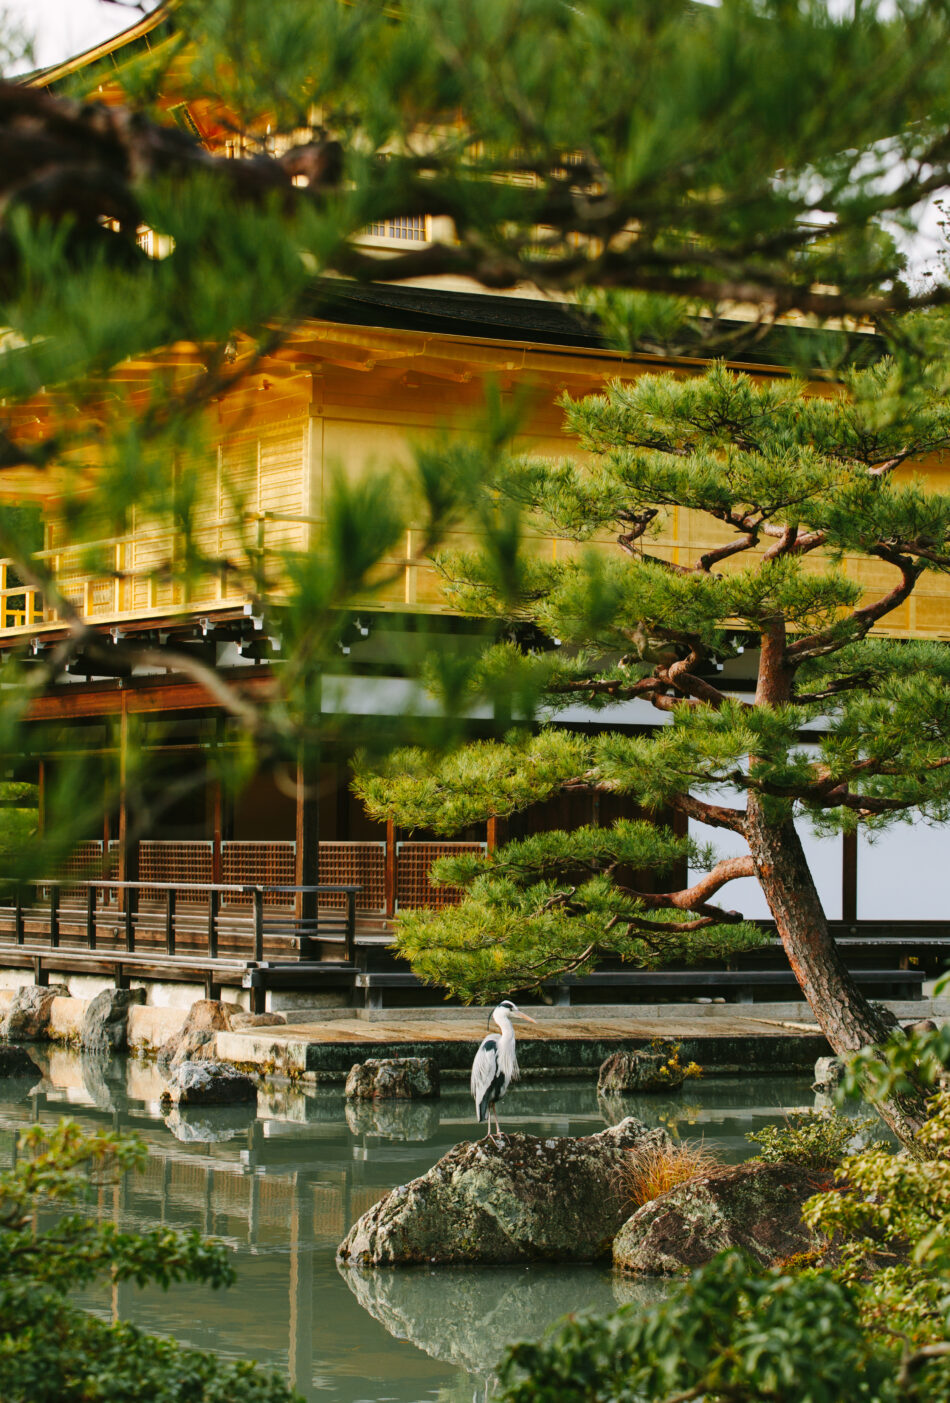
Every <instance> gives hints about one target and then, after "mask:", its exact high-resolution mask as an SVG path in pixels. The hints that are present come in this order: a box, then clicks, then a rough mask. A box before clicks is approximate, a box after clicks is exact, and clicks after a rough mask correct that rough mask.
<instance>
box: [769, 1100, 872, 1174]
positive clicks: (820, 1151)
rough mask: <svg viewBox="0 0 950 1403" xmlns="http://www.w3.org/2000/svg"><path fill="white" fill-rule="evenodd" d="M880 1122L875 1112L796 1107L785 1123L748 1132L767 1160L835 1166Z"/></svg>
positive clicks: (773, 1162) (809, 1166) (813, 1165)
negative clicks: (849, 1113)
mask: <svg viewBox="0 0 950 1403" xmlns="http://www.w3.org/2000/svg"><path fill="white" fill-rule="evenodd" d="M876 1125H877V1121H876V1120H875V1119H874V1118H873V1117H871V1116H865V1117H863V1118H861V1119H860V1120H854V1119H850V1118H849V1117H847V1116H841V1115H838V1114H837V1113H836V1112H833V1111H828V1112H825V1111H792V1112H791V1114H790V1115H788V1116H786V1118H785V1124H784V1125H766V1126H764V1127H763V1129H762V1130H752V1131H750V1132H749V1134H748V1135H747V1136H746V1139H747V1140H751V1141H752V1142H753V1143H754V1144H757V1145H760V1146H761V1149H760V1150H759V1153H758V1154H757V1155H756V1156H755V1158H756V1159H757V1160H759V1161H760V1162H762V1163H763V1164H797V1165H800V1166H801V1168H802V1169H835V1168H837V1166H838V1165H839V1164H840V1163H841V1161H842V1160H843V1159H844V1158H845V1156H846V1155H847V1153H848V1151H849V1150H850V1149H852V1148H853V1147H854V1146H853V1142H854V1140H855V1138H856V1137H857V1136H858V1135H863V1134H866V1133H867V1132H868V1131H870V1130H872V1129H873V1128H874V1126H876Z"/></svg>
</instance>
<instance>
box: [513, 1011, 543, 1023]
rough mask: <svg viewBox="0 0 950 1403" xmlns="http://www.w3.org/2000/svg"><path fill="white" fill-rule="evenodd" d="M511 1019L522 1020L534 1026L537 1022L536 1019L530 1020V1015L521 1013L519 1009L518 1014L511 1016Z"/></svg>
mask: <svg viewBox="0 0 950 1403" xmlns="http://www.w3.org/2000/svg"><path fill="white" fill-rule="evenodd" d="M513 1017H515V1018H523V1019H524V1021H525V1022H526V1023H535V1024H536V1023H537V1021H538V1020H537V1019H536V1018H532V1017H531V1014H530V1013H522V1012H521V1009H520V1008H519V1010H518V1012H517V1013H516V1014H514V1015H513Z"/></svg>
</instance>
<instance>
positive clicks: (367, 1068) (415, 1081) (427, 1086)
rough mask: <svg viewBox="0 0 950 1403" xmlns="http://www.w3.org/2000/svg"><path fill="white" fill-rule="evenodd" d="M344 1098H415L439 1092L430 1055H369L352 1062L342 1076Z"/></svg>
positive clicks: (436, 1073) (435, 1064)
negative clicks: (345, 1073)
mask: <svg viewBox="0 0 950 1403" xmlns="http://www.w3.org/2000/svg"><path fill="white" fill-rule="evenodd" d="M345 1094H346V1098H347V1100H348V1101H369V1100H373V1101H375V1100H380V1101H383V1100H387V1101H416V1100H420V1101H421V1100H424V1099H426V1098H427V1097H430V1096H438V1094H439V1064H438V1063H437V1062H436V1060H435V1058H434V1057H370V1058H367V1060H366V1061H365V1062H356V1063H354V1064H353V1066H352V1067H351V1068H350V1073H349V1076H348V1077H347V1079H346V1091H345Z"/></svg>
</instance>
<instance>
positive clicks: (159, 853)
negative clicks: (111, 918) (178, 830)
mask: <svg viewBox="0 0 950 1403" xmlns="http://www.w3.org/2000/svg"><path fill="white" fill-rule="evenodd" d="M139 881H141V882H183V883H184V882H198V883H201V884H202V885H205V886H206V885H207V884H208V883H209V882H210V881H211V844H210V843H209V842H201V841H198V842H194V841H193V842H183V843H176V842H172V841H166V840H159V839H146V840H145V841H144V842H142V843H140V844H139Z"/></svg>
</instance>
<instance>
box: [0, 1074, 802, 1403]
mask: <svg viewBox="0 0 950 1403" xmlns="http://www.w3.org/2000/svg"><path fill="white" fill-rule="evenodd" d="M36 1056H37V1059H38V1060H39V1061H40V1062H41V1063H42V1070H43V1071H44V1077H43V1080H42V1081H41V1082H40V1083H39V1084H38V1085H36V1086H35V1087H33V1088H29V1086H28V1084H27V1085H26V1086H24V1085H22V1084H18V1086H17V1089H16V1092H14V1090H13V1088H12V1087H11V1088H10V1089H9V1090H8V1091H6V1092H4V1091H3V1089H2V1086H0V1162H2V1163H6V1164H9V1163H10V1161H11V1157H12V1155H13V1152H14V1151H13V1146H14V1140H15V1135H16V1132H17V1130H18V1129H21V1128H22V1127H23V1126H25V1125H27V1124H28V1123H29V1122H30V1121H31V1120H39V1121H41V1122H43V1123H52V1122H54V1121H56V1120H57V1119H59V1117H61V1116H62V1115H70V1116H73V1117H74V1118H75V1119H76V1120H78V1121H79V1122H80V1124H81V1125H82V1126H84V1127H85V1128H87V1129H89V1130H92V1129H95V1128H105V1127H111V1128H113V1129H115V1130H121V1131H128V1132H134V1133H135V1134H137V1135H139V1136H140V1137H141V1138H142V1139H143V1140H144V1141H145V1142H146V1144H147V1146H148V1150H149V1162H148V1166H147V1169H146V1170H145V1171H144V1172H143V1173H141V1174H137V1175H135V1176H134V1177H132V1178H131V1179H129V1180H128V1181H126V1182H125V1183H124V1184H122V1185H120V1186H117V1187H115V1188H110V1189H108V1190H106V1191H103V1192H102V1193H101V1194H100V1198H99V1201H98V1203H97V1205H96V1210H97V1211H98V1212H99V1213H100V1214H101V1215H102V1216H103V1217H112V1218H115V1219H116V1220H117V1221H118V1222H119V1223H120V1224H121V1225H122V1226H128V1227H132V1226H134V1227H139V1228H148V1227H153V1226H155V1225H157V1224H161V1223H166V1224H168V1225H170V1226H172V1227H176V1228H191V1227H195V1228H199V1229H200V1230H201V1231H202V1232H205V1233H207V1234H210V1235H213V1236H215V1237H219V1238H222V1239H223V1240H224V1241H225V1242H227V1243H228V1245H229V1246H230V1247H231V1248H232V1250H233V1252H234V1257H235V1265H236V1268H237V1272H238V1282H237V1285H236V1286H234V1287H232V1288H231V1289H230V1290H228V1291H224V1292H211V1291H208V1290H207V1289H206V1288H198V1287H180V1286H177V1287H173V1288H172V1289H171V1290H170V1291H169V1292H167V1293H165V1292H162V1291H159V1290H153V1289H148V1290H144V1291H142V1290H139V1289H138V1288H136V1287H134V1286H132V1285H124V1284H123V1285H122V1286H121V1287H119V1288H117V1289H116V1291H115V1292H114V1293H113V1294H112V1296H109V1295H108V1294H105V1293H103V1294H102V1295H100V1296H96V1297H90V1298H89V1299H88V1300H86V1301H85V1304H87V1305H88V1306H89V1307H90V1308H91V1309H94V1310H96V1311H99V1312H102V1313H103V1314H107V1315H112V1314H116V1315H118V1316H120V1317H121V1318H122V1319H126V1320H130V1321H134V1322H135V1323H136V1324H137V1325H140V1326H143V1327H145V1328H147V1329H149V1330H153V1331H157V1332H160V1333H163V1334H168V1335H173V1336H174V1337H175V1338H176V1339H178V1340H180V1341H182V1342H183V1343H185V1344H188V1345H194V1346H198V1347H200V1348H203V1349H213V1350H217V1351H218V1352H219V1353H220V1354H222V1355H225V1356H228V1357H232V1358H234V1357H242V1358H249V1359H256V1360H259V1361H260V1362H262V1363H266V1364H269V1365H271V1366H273V1367H275V1368H277V1369H280V1370H281V1371H284V1372H286V1374H287V1375H288V1376H289V1378H290V1379H291V1381H292V1382H293V1384H294V1385H295V1387H296V1388H297V1389H298V1390H299V1392H300V1393H302V1394H303V1396H304V1397H305V1398H306V1399H308V1400H317V1399H319V1400H326V1401H327V1403H421V1401H422V1400H427V1401H428V1400H442V1403H456V1400H458V1403H461V1401H462V1400H465V1403H469V1400H483V1399H487V1398H488V1397H489V1396H490V1392H491V1385H492V1371H493V1366H494V1364H495V1362H496V1361H497V1359H498V1357H499V1355H500V1353H501V1352H502V1350H503V1348H504V1346H505V1345H506V1344H507V1343H508V1342H510V1341H511V1340H513V1339H516V1338H518V1337H526V1336H533V1335H537V1334H540V1333H541V1332H542V1331H543V1330H544V1329H545V1327H546V1326H547V1325H548V1324H549V1323H550V1322H551V1321H553V1320H555V1319H556V1318H557V1317H558V1316H560V1315H562V1314H564V1313H565V1312H567V1311H575V1310H582V1309H588V1308H591V1309H595V1310H609V1309H611V1308H613V1307H614V1306H615V1305H616V1304H618V1303H620V1302H626V1301H641V1300H642V1301H647V1300H650V1299H653V1298H654V1297H655V1296H656V1294H657V1293H658V1292H659V1291H662V1290H663V1289H664V1288H663V1286H662V1284H661V1283H654V1282H642V1283H641V1282H634V1281H631V1280H628V1279H625V1278H621V1277H614V1276H613V1275H612V1273H611V1271H610V1270H609V1269H608V1268H604V1267H530V1268H523V1267H519V1268H471V1267H469V1268H444V1267H442V1268H439V1269H434V1268H433V1269H426V1268H414V1269H409V1270H403V1271H374V1272H366V1271H362V1272H359V1271H353V1270H341V1269H338V1267H337V1264H336V1261H335V1253H336V1248H337V1245H338V1243H339V1242H340V1240H341V1239H342V1237H343V1236H344V1234H345V1232H346V1230H347V1228H348V1227H349V1225H350V1223H351V1222H353V1221H354V1220H355V1219H356V1218H357V1217H359V1215H360V1214H361V1213H363V1212H365V1211H366V1209H367V1208H369V1207H370V1206H371V1204H372V1203H373V1202H375V1200H376V1199H378V1198H379V1197H381V1196H382V1194H383V1193H384V1192H385V1191H386V1190H387V1189H390V1188H392V1187H393V1186H394V1185H397V1184H402V1183H405V1182H406V1181H407V1180H409V1179H411V1178H414V1177H415V1176H416V1175H417V1174H421V1173H423V1172H424V1171H425V1170H426V1169H428V1168H429V1167H430V1166H431V1165H432V1164H433V1163H434V1162H435V1161H436V1160H437V1159H438V1158H439V1157H440V1156H441V1155H442V1154H444V1153H445V1151H446V1150H448V1149H449V1148H450V1147H451V1146H452V1145H454V1144H456V1143H457V1142H458V1141H460V1140H466V1139H470V1138H472V1136H473V1134H475V1133H479V1132H478V1128H477V1127H476V1126H475V1125H474V1123H473V1120H472V1106H471V1101H470V1099H469V1097H468V1095H467V1092H466V1090H465V1089H464V1088H462V1087H461V1086H458V1085H453V1084H451V1083H450V1084H449V1085H448V1086H447V1087H445V1088H444V1090H443V1095H442V1097H441V1099H440V1100H438V1101H433V1102H414V1103H402V1104H400V1103H389V1104H385V1103H384V1104H383V1105H380V1106H377V1107H374V1106H372V1105H359V1106H354V1105H347V1103H346V1102H345V1101H344V1099H343V1093H342V1087H337V1088H334V1089H321V1090H316V1089H313V1090H307V1091H302V1090H297V1089H291V1088H274V1089H270V1088H269V1089H267V1090H266V1091H262V1092H261V1093H260V1095H259V1100H258V1106H257V1109H256V1113H255V1110H254V1108H253V1107H248V1108H241V1109H221V1110H215V1111H211V1110H207V1111H203V1112H190V1113H185V1112H177V1111H173V1112H170V1113H169V1114H167V1115H163V1114H162V1111H161V1108H160V1105H159V1103H158V1096H159V1094H160V1089H161V1082H160V1080H159V1079H158V1077H157V1074H156V1073H155V1072H154V1069H151V1068H149V1067H148V1066H144V1065H143V1064H141V1063H135V1062H133V1061H129V1060H127V1059H122V1058H115V1059H112V1060H111V1061H108V1062H102V1061H95V1060H92V1059H86V1058H82V1057H80V1056H79V1054H70V1053H62V1052H52V1053H45V1054H44V1053H37V1054H36ZM809 1080H810V1078H808V1077H804V1076H803V1077H776V1078H767V1077H761V1076H757V1077H754V1078H753V1077H749V1078H740V1077H708V1078H704V1079H702V1080H701V1081H697V1082H693V1083H688V1084H687V1087H686V1089H685V1090H684V1091H683V1093H681V1094H680V1095H678V1096H674V1097H662V1098H657V1097H626V1098H614V1099H612V1100H611V1101H610V1102H609V1103H606V1102H604V1101H599V1100H598V1097H597V1092H596V1088H595V1086H594V1084H593V1081H590V1082H586V1081H565V1082H562V1083H542V1082H535V1083H524V1084H522V1085H520V1086H518V1087H515V1088H513V1089H512V1091H511V1092H510V1093H509V1095H508V1097H507V1099H506V1100H505V1101H504V1102H503V1104H502V1107H501V1112H502V1114H501V1122H502V1129H503V1130H504V1129H506V1128H507V1129H510V1130H515V1129H517V1130H523V1131H527V1132H529V1133H530V1134H533V1135H540V1136H552V1135H589V1134H592V1133H594V1132H595V1131H598V1130H601V1129H603V1128H604V1126H605V1125H607V1124H612V1123H613V1122H614V1121H616V1120H617V1119H620V1118H621V1117H622V1116H623V1115H635V1116H638V1117H639V1118H640V1119H641V1120H643V1121H645V1122H646V1123H647V1124H649V1125H655V1124H664V1125H665V1126H666V1127H667V1128H668V1129H669V1130H670V1131H671V1133H673V1134H674V1135H679V1136H681V1137H684V1138H700V1137H702V1138H703V1139H704V1141H705V1143H706V1145H707V1146H708V1147H710V1148H714V1149H715V1150H716V1151H718V1152H719V1153H720V1154H721V1156H722V1157H723V1158H724V1159H726V1160H729V1161H737V1160H740V1159H744V1158H746V1157H747V1156H748V1155H749V1154H750V1153H751V1152H752V1148H753V1147H752V1146H750V1145H749V1144H748V1142H747V1141H746V1140H745V1138H744V1137H745V1135H746V1133H747V1132H748V1131H750V1130H755V1129H757V1128H759V1127H761V1126H763V1125H767V1124H770V1123H774V1122H777V1121H780V1120H781V1119H782V1118H783V1116H784V1114H785V1112H786V1111H788V1110H790V1109H795V1108H801V1107H807V1106H811V1105H812V1104H813V1099H814V1098H813V1097H812V1095H811V1092H810V1090H809Z"/></svg>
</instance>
